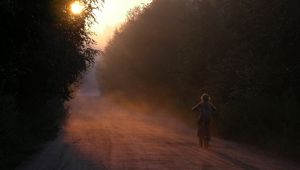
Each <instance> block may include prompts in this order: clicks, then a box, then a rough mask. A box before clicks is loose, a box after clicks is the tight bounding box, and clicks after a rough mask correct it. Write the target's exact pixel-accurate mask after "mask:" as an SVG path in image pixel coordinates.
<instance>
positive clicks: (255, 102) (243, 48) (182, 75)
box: [99, 0, 300, 158]
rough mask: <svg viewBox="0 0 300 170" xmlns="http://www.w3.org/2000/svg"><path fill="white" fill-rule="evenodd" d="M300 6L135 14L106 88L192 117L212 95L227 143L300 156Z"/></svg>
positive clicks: (104, 69)
mask: <svg viewBox="0 0 300 170" xmlns="http://www.w3.org/2000/svg"><path fill="white" fill-rule="evenodd" d="M299 7H300V3H299V2H296V1H289V0H274V1H267V0H240V1H231V0H201V1H199V0H190V1H181V0H154V1H153V2H152V3H151V4H150V5H148V6H146V7H142V8H135V9H134V10H132V11H131V12H130V13H129V14H128V19H127V22H126V23H125V24H124V25H123V26H122V27H120V28H119V29H118V30H117V31H116V32H115V35H114V38H113V39H112V40H111V41H110V42H109V44H108V46H107V47H106V49H105V50H104V56H103V58H102V61H101V65H100V67H99V75H100V76H99V82H100V84H101V90H102V91H103V92H104V93H105V94H108V95H109V94H112V93H118V94H122V95H123V96H126V97H127V98H128V99H132V100H135V101H140V100H144V101H146V102H147V103H148V104H150V105H152V106H153V107H155V108H159V107H160V106H161V105H163V104H164V103H169V104H171V105H172V106H174V107H175V108H176V109H177V110H179V111H180V112H181V114H182V115H189V114H190V108H191V107H192V106H193V104H195V102H197V100H198V98H199V96H200V95H201V94H202V93H203V92H207V93H209V94H211V95H212V99H213V100H214V102H216V105H217V107H218V110H219V114H218V116H217V118H216V122H215V126H216V127H217V131H218V134H219V135H221V136H223V137H225V138H230V139H235V140H238V141H243V142H246V143H252V144H257V145H260V146H262V147H264V148H266V149H270V150H274V151H276V152H278V153H281V154H284V155H288V156H291V157H294V158H297V157H298V158H299V150H300V148H299V146H300V137H299V135H298V132H299V131H300V116H299V111H300V107H299V106H300V103H299V101H300V100H299V97H300V59H299V49H298V46H299V41H300V39H299V36H300V34H299V33H300V29H299V28H300V11H299V10H298V9H299ZM156 106H158V107H156Z"/></svg>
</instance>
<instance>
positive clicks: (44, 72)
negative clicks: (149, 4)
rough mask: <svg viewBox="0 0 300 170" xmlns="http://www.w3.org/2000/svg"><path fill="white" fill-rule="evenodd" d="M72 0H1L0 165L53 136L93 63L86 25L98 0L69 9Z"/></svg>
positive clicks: (10, 162) (9, 163)
mask: <svg viewBox="0 0 300 170" xmlns="http://www.w3.org/2000/svg"><path fill="white" fill-rule="evenodd" d="M71 2H72V1H70V0H52V1H51V0H43V1H34V0H27V1H22V0H1V1H0V14H1V15H0V18H1V28H0V32H1V35H2V37H1V40H0V42H1V63H0V77H1V78H0V169H13V168H14V167H15V166H16V165H17V164H19V163H20V161H21V160H24V159H25V158H27V156H28V155H30V154H32V153H33V152H34V151H36V150H37V149H39V148H40V146H41V144H43V143H44V142H46V141H48V140H49V139H52V138H53V137H55V135H56V134H57V132H58V131H59V129H60V127H61V125H62V124H63V122H64V120H65V119H66V117H67V108H65V107H64V102H65V101H67V100H69V99H70V98H71V93H72V91H73V90H74V89H75V86H76V83H77V82H78V80H79V79H80V76H81V75H82V73H83V72H84V71H86V70H87V68H88V67H89V65H91V64H92V63H93V57H94V56H95V55H96V54H97V51H96V50H94V49H92V48H91V45H92V43H93V40H92V39H91V38H90V37H89V30H88V29H87V28H88V25H90V24H91V23H92V22H93V19H92V13H91V10H92V9H93V8H94V7H96V6H95V4H96V0H85V1H83V2H84V3H85V5H86V7H87V8H86V10H85V11H84V12H83V13H82V14H81V15H78V16H75V15H71V14H70V12H69V5H70V3H71Z"/></svg>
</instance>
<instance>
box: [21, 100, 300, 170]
mask: <svg viewBox="0 0 300 170" xmlns="http://www.w3.org/2000/svg"><path fill="white" fill-rule="evenodd" d="M70 106H71V110H70V111H71V116H70V119H69V121H68V123H67V124H66V127H65V128H64V131H63V132H62V133H61V135H60V136H59V137H58V138H57V139H56V140H55V141H53V142H51V143H49V144H48V145H46V147H45V149H44V150H43V151H42V152H41V153H39V154H37V155H36V156H34V157H33V158H32V160H30V161H28V162H26V163H24V164H23V165H22V166H21V167H20V168H19V169H20V170H93V169H111V170H119V169H120V170H123V169H129V170H134V169H137V170H140V169H141V170H144V169H151V170H152V169H158V170H164V169H170V170H176V169H178V170H188V169H190V170H192V169H195V170H196V169H199V170H210V169H212V170H218V169H222V170H223V169H230V170H234V169H247V170H248V169H266V170H276V169H282V170H287V169H289V170H292V169H299V165H297V164H296V163H293V162H290V161H287V160H285V161H284V160H278V159H275V158H271V157H268V156H267V155H266V154H265V153H264V152H262V151H255V150H253V149H250V148H248V147H245V146H241V145H239V144H236V143H234V142H229V141H224V140H221V139H217V138H213V139H212V142H211V147H210V148H209V149H202V148H199V147H198V145H197V139H196V136H195V133H196V132H195V130H194V129H190V128H188V127H186V126H185V125H184V124H182V123H181V122H180V121H177V120H175V119H170V118H168V117H162V116H157V115H156V116H153V115H149V114H145V113H139V112H136V111H131V110H129V109H125V108H120V107H119V106H118V105H116V104H114V103H111V102H107V101H104V100H102V99H100V98H97V97H78V98H77V99H76V100H74V101H73V102H71V104H70Z"/></svg>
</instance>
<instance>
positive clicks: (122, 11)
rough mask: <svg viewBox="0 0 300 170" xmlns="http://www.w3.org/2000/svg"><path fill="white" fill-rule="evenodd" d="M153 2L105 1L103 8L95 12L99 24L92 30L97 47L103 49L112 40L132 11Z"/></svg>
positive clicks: (136, 0) (147, 0) (141, 0)
mask: <svg viewBox="0 0 300 170" xmlns="http://www.w3.org/2000/svg"><path fill="white" fill-rule="evenodd" d="M151 1H152V0H105V3H104V5H103V8H101V9H99V10H97V11H95V15H96V19H97V22H98V23H95V24H94V25H93V26H92V27H91V30H92V31H93V32H95V33H96V36H94V39H95V40H96V42H97V47H98V48H100V49H103V48H104V47H105V45H106V44H107V42H108V41H109V40H110V39H111V38H112V36H113V33H114V30H115V29H116V28H118V26H120V25H121V24H122V23H123V22H124V21H125V20H126V16H127V13H128V12H129V10H130V9H132V8H134V7H135V6H139V5H147V4H149V3H151Z"/></svg>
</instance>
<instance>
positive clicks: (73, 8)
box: [70, 1, 84, 15]
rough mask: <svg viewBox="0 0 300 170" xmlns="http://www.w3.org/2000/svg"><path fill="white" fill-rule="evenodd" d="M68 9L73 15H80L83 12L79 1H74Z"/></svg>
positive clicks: (82, 6)
mask: <svg viewBox="0 0 300 170" xmlns="http://www.w3.org/2000/svg"><path fill="white" fill-rule="evenodd" d="M70 7H71V8H70V10H71V12H72V13H73V14H75V15H78V14H80V13H81V12H82V11H83V10H84V5H83V4H82V3H81V2H79V1H74V2H73V3H72V4H71V6H70Z"/></svg>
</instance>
